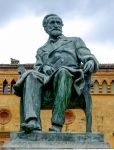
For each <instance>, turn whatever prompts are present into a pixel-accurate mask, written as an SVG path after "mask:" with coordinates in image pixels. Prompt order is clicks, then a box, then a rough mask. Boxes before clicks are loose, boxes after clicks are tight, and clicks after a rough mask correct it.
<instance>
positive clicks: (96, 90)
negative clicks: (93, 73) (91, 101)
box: [94, 80, 99, 94]
mask: <svg viewBox="0 0 114 150" xmlns="http://www.w3.org/2000/svg"><path fill="white" fill-rule="evenodd" d="M98 93H99V83H98V81H97V80H96V81H95V82H94V94H98Z"/></svg>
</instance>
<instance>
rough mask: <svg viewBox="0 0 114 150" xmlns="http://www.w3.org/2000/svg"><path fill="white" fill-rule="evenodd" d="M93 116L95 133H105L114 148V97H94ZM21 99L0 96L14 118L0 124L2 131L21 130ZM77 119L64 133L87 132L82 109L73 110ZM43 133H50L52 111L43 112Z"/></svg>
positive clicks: (2, 103) (106, 138) (68, 125)
mask: <svg viewBox="0 0 114 150" xmlns="http://www.w3.org/2000/svg"><path fill="white" fill-rule="evenodd" d="M92 99H93V105H92V116H93V118H92V119H93V124H92V130H93V132H103V133H104V137H105V141H106V142H109V143H110V144H111V146H112V147H113V148H114V136H113V132H114V96H112V95H99V96H98V95H97V96H96V95H93V96H92ZM19 102H20V98H19V97H17V96H15V95H7V96H6V95H0V107H2V108H6V109H8V110H10V112H11V114H12V118H11V120H10V121H9V123H7V124H6V125H1V124H0V131H2V132H8V131H10V132H11V131H18V130H19V128H20V114H19ZM70 111H71V112H73V115H74V116H75V119H74V120H73V122H71V124H70V123H69V124H65V125H64V127H63V132H64V131H67V132H71V131H75V132H85V123H86V121H85V114H84V112H83V110H81V109H72V110H70ZM41 119H42V128H43V131H48V129H49V127H50V126H51V123H50V122H51V110H42V111H41Z"/></svg>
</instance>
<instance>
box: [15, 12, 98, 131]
mask: <svg viewBox="0 0 114 150" xmlns="http://www.w3.org/2000/svg"><path fill="white" fill-rule="evenodd" d="M43 27H44V30H45V31H46V33H47V34H48V35H49V39H48V41H47V42H46V43H45V44H44V45H43V46H42V47H40V48H39V49H38V50H37V54H36V63H35V64H34V67H33V69H32V70H29V71H26V70H24V68H21V69H20V68H19V70H18V72H20V74H21V76H20V78H19V80H18V81H17V82H16V84H15V85H14V89H15V94H16V95H18V96H20V97H21V108H20V109H21V130H23V129H24V130H25V131H26V132H31V131H33V130H40V131H41V130H42V126H41V120H40V110H41V108H52V118H51V123H52V127H51V128H50V129H49V131H56V132H57V131H58V132H60V131H61V129H62V127H63V124H64V121H65V116H64V112H65V110H66V109H67V108H75V107H82V108H83V109H84V111H85V113H86V131H87V132H91V124H92V116H91V105H92V104H91V103H92V101H91V95H90V94H89V88H90V86H91V74H92V73H94V72H96V71H97V70H98V66H99V64H98V61H97V60H96V58H95V56H94V55H93V54H91V52H90V50H89V49H88V48H87V47H86V45H85V43H84V42H83V40H82V39H81V38H79V37H65V36H64V35H63V34H62V27H63V21H62V19H61V18H60V17H59V16H57V15H55V14H49V15H47V16H46V17H45V18H44V20H43ZM82 64H83V65H82ZM47 117H48V116H47Z"/></svg>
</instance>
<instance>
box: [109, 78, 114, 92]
mask: <svg viewBox="0 0 114 150" xmlns="http://www.w3.org/2000/svg"><path fill="white" fill-rule="evenodd" d="M110 86H111V94H114V80H112V82H111V85H110Z"/></svg>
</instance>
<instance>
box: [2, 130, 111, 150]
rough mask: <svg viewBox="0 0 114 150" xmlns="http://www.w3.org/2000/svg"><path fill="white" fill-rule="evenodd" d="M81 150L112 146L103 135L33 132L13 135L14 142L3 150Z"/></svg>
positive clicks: (9, 142) (10, 142)
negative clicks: (105, 141) (83, 149)
mask: <svg viewBox="0 0 114 150" xmlns="http://www.w3.org/2000/svg"><path fill="white" fill-rule="evenodd" d="M81 148H110V146H109V144H107V143H104V137H103V134H102V133H58V132H57V133H55V132H33V133H31V134H25V133H24V132H22V133H17V135H13V137H12V140H11V141H8V142H6V143H5V144H4V145H3V147H2V150H11V149H13V150H18V149H19V150H25V149H31V150H32V149H42V150H43V149H81Z"/></svg>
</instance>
